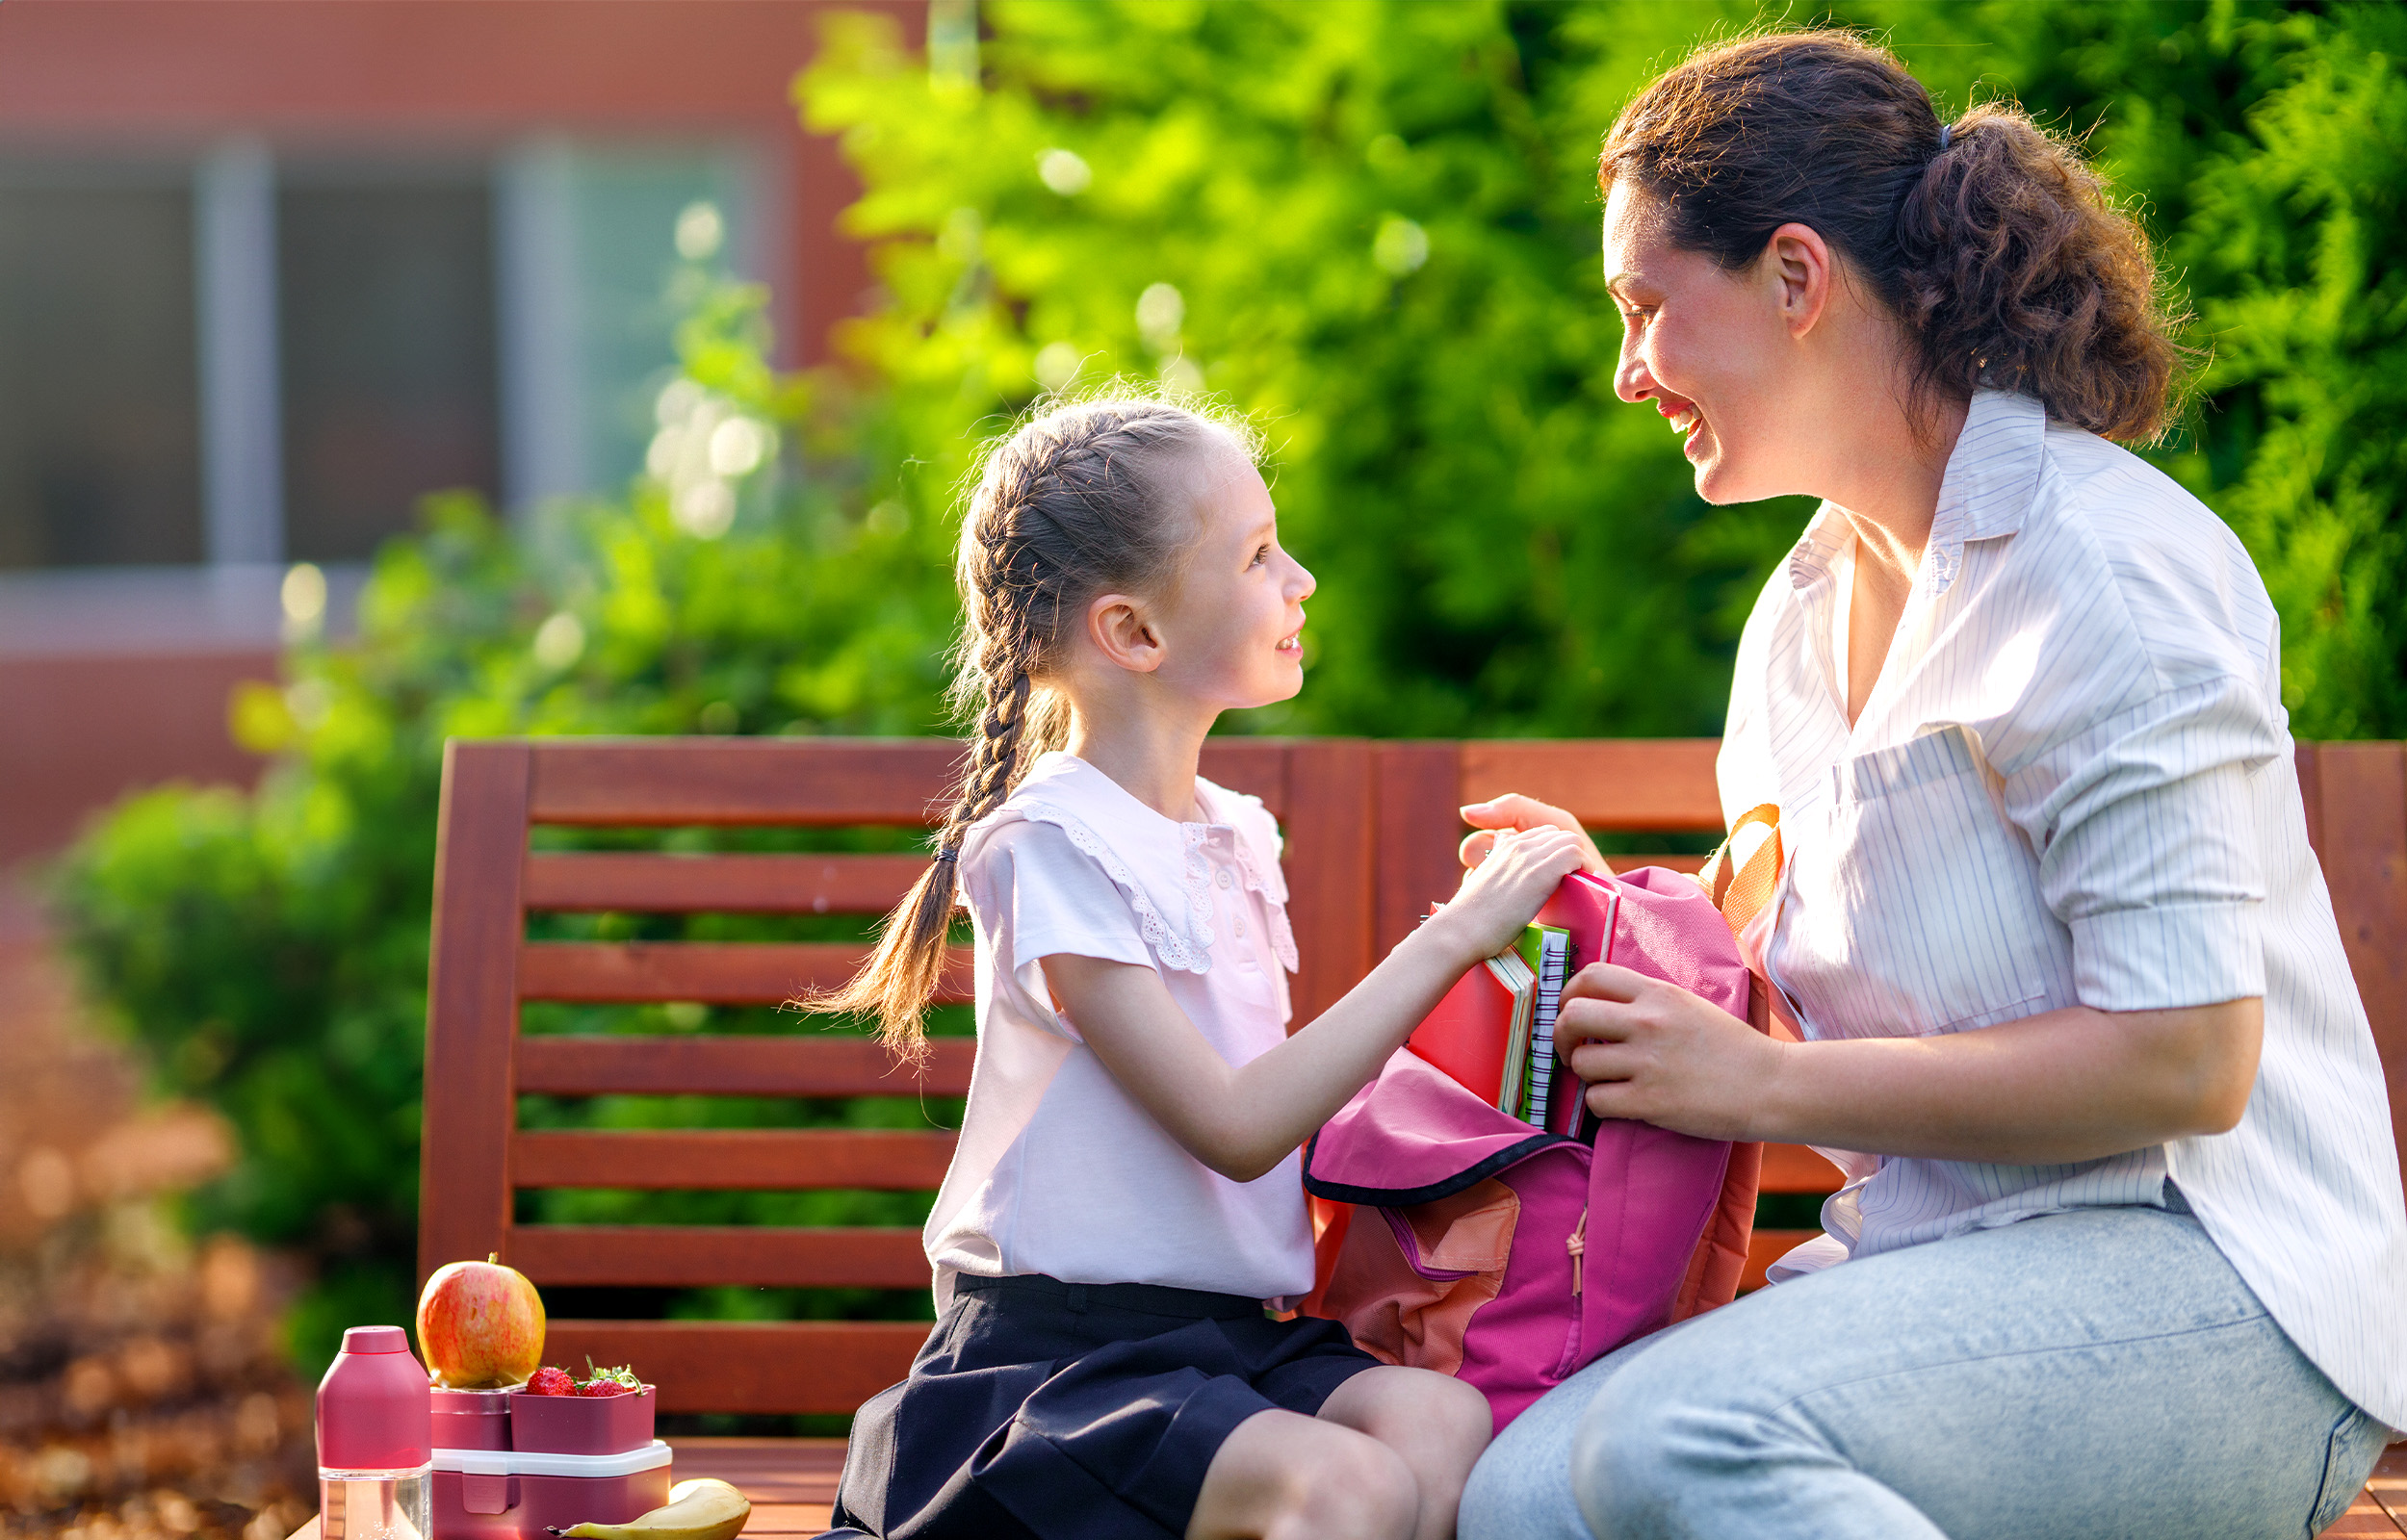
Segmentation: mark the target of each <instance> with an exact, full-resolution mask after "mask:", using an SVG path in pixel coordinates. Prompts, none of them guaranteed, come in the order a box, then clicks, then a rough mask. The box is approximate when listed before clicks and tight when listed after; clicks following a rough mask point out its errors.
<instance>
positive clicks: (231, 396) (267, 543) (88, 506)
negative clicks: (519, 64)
mask: <svg viewBox="0 0 2407 1540" xmlns="http://www.w3.org/2000/svg"><path fill="white" fill-rule="evenodd" d="M755 181H756V168H755V167H753V166H752V165H751V163H750V161H749V159H748V156H747V153H746V151H745V150H744V149H743V148H742V147H741V146H740V145H739V144H738V143H734V142H725V141H685V142H677V141H658V140H655V141H595V142H581V141H574V140H571V139H568V138H566V137H564V136H559V135H552V134H541V135H535V136H531V137H530V138H528V139H526V140H523V141H519V142H518V143H516V144H514V145H509V146H503V147H500V148H498V149H497V150H496V151H495V152H494V153H493V154H492V155H491V156H489V157H479V158H477V159H475V160H468V161H462V160H458V159H454V160H452V161H450V162H442V161H437V160H434V159H432V158H422V159H419V160H416V161H402V160H398V159H395V160H381V161H374V162H369V161H358V160H353V161H346V162H334V161H328V160H324V159H323V158H320V159H316V160H313V159H312V158H311V157H310V156H308V155H306V154H298V153H295V152H293V151H291V150H290V149H289V148H288V149H287V150H285V151H284V152H281V153H279V152H278V150H277V149H276V148H275V147H274V146H272V145H271V144H270V143H268V142H267V141H265V140H263V139H260V138H257V137H255V136H241V135H237V136H234V137H231V138H228V139H226V140H224V141H220V143H218V144H217V145H215V146H213V147H211V148H209V149H208V150H207V151H206V152H205V153H203V154H200V155H198V156H196V157H193V158H190V159H186V160H184V161H182V162H180V163H170V162H165V161H160V162H142V163H136V162H130V161H127V162H117V163H99V162H92V161H82V160H71V159H59V158H50V159H42V158H39V157H34V156H19V157H16V158H14V159H11V158H9V157H7V156H0V571H5V570H10V569H36V570H39V569H56V568H78V567H113V566H128V565H142V566H160V567H178V566H183V567H192V566H194V565H197V564H202V563H207V564H211V565H212V566H214V567H215V568H216V569H217V571H218V575H219V577H220V578H222V577H226V576H228V575H229V574H231V573H234V572H236V571H237V570H250V569H257V570H258V571H261V572H268V571H271V570H272V569H273V568H275V567H276V566H278V565H279V564H281V563H284V562H289V561H297V560H307V561H315V562H319V563H335V564H343V563H353V562H358V561H361V560H364V559H365V558H366V557H368V556H369V555H371V554H372V553H373V552H375V548H376V546H377V545H378V544H379V543H380V542H381V541H383V540H385V539H386V538H388V537H390V536H391V535H394V534H396V533H399V532H401V531H403V530H406V529H407V528H409V527H410V525H411V522H412V519H413V517H414V513H415V509H416V506H417V504H418V501H419V500H420V499H421V498H423V497H424V496H425V495H426V494H427V493H429V492H433V491H440V490H446V489H450V488H462V487H464V488H470V489H474V490H477V491H480V492H482V493H484V494H486V495H487V496H488V497H491V498H493V499H494V500H495V501H497V502H500V503H502V504H504V505H505V506H507V507H508V508H509V509H510V510H511V511H512V512H513V513H515V512H518V511H520V510H524V509H527V508H530V507H533V506H535V505H537V504H540V503H542V502H543V501H547V500H549V499H553V498H557V497H566V496H576V495H580V494H587V493H595V492H601V493H608V492H611V491H614V490H615V489H616V488H618V487H619V486H621V485H623V484H624V482H625V481H626V479H627V477H628V476H630V475H633V474H634V473H635V471H636V470H637V469H639V468H640V466H641V464H642V460H643V453H644V447H645V445H646V443H647V442H648V440H649V439H650V437H651V435H652V432H653V428H654V424H653V422H652V412H653V402H654V399H655V398H656V397H657V396H658V394H659V391H660V386H661V384H662V383H663V382H664V380H665V379H666V377H667V376H668V374H669V373H670V372H671V371H672V370H673V368H674V356H673V347H672V332H673V329H674V327H673V321H674V306H673V304H672V301H671V299H670V296H669V292H668V291H669V287H670V285H671V283H672V281H673V280H674V279H675V278H676V276H677V274H678V273H679V272H680V270H681V264H683V263H684V262H686V261H690V260H695V259H696V258H697V257H698V256H699V255H700V253H698V252H696V251H692V250H688V251H686V252H684V253H683V254H682V255H681V253H680V251H679V248H678V240H679V238H678V235H677V230H678V228H679V226H680V220H681V218H683V217H685V216H686V215H688V214H690V213H692V212H693V211H695V210H697V209H699V208H702V207H704V206H706V205H707V207H708V209H709V210H710V211H711V213H710V215H709V217H708V218H706V219H704V220H703V223H704V224H706V225H707V226H708V227H709V228H710V229H711V230H712V232H714V235H713V242H712V244H713V248H714V249H713V251H712V256H713V257H714V258H715V260H717V261H720V262H723V263H725V264H726V265H728V266H730V267H732V268H734V269H737V270H738V271H743V270H750V271H753V272H758V271H759V270H761V268H762V266H763V262H762V259H763V257H764V252H763V251H762V250H761V249H759V247H758V245H757V244H756V242H757V239H758V236H757V231H756V230H755V229H754V228H753V227H752V221H751V220H749V219H748V218H747V212H748V209H747V205H749V204H750V203H751V202H752V201H753V200H752V199H751V198H748V197H747V196H746V195H745V194H746V192H747V189H748V188H750V187H751V186H752V185H754V183H755ZM686 222H687V224H688V225H689V226H690V225H691V224H692V221H691V220H687V221H686ZM722 243H723V248H721V244H722ZM687 244H688V245H691V244H693V243H692V242H691V241H690V240H689V241H688V242H687ZM194 576H195V577H197V575H196V574H195V575H194ZM39 580H40V578H39V577H38V576H35V577H25V578H11V579H10V581H11V582H13V583H17V584H19V585H20V586H21V585H22V584H23V583H25V582H38V581H39ZM229 591H230V590H229ZM20 597H21V596H20ZM213 603H214V601H213Z"/></svg>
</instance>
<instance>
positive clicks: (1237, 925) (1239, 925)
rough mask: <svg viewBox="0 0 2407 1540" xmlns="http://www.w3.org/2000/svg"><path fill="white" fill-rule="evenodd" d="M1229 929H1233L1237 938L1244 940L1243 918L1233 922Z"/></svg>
mask: <svg viewBox="0 0 2407 1540" xmlns="http://www.w3.org/2000/svg"><path fill="white" fill-rule="evenodd" d="M1230 929H1232V930H1234V931H1235V932H1236V933H1237V939H1238V940H1240V941H1242V940H1244V939H1245V921H1243V920H1237V921H1235V922H1233V924H1232V925H1231V926H1230Z"/></svg>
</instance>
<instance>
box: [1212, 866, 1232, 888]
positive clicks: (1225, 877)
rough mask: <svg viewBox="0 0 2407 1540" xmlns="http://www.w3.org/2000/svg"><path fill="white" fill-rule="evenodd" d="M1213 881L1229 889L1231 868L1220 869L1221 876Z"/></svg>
mask: <svg viewBox="0 0 2407 1540" xmlns="http://www.w3.org/2000/svg"><path fill="white" fill-rule="evenodd" d="M1213 881H1215V882H1217V883H1219V884H1220V886H1223V887H1227V886H1229V868H1228V867H1226V866H1223V867H1222V868H1221V869H1220V875H1219V876H1218V877H1216V878H1214V879H1213Z"/></svg>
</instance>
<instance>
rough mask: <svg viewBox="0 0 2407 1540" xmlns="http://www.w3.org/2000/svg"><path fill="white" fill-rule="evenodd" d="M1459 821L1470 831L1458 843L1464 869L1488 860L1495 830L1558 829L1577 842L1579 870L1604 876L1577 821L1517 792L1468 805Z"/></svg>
mask: <svg viewBox="0 0 2407 1540" xmlns="http://www.w3.org/2000/svg"><path fill="white" fill-rule="evenodd" d="M1462 821H1463V822H1464V823H1466V824H1469V825H1470V826H1471V828H1472V830H1473V831H1474V833H1473V834H1470V835H1469V836H1468V837H1466V838H1465V839H1464V840H1463V841H1462V864H1463V865H1465V866H1476V865H1478V864H1479V863H1480V862H1481V861H1483V860H1487V859H1488V851H1489V850H1491V849H1493V848H1494V846H1495V843H1496V834H1495V833H1494V832H1495V831H1497V830H1500V829H1515V830H1530V829H1561V830H1564V831H1565V832H1566V833H1568V834H1573V835H1575V836H1577V838H1578V839H1579V842H1580V869H1581V870H1583V871H1586V872H1588V873H1590V874H1591V875H1592V876H1596V877H1602V876H1604V875H1605V874H1606V870H1607V868H1606V866H1605V858H1604V857H1603V856H1602V855H1600V854H1598V852H1597V850H1596V841H1594V840H1592V839H1591V838H1589V837H1588V831H1587V830H1585V829H1582V828H1581V827H1580V821H1579V820H1578V819H1577V818H1574V817H1572V816H1571V815H1570V814H1569V813H1567V812H1565V811H1564V810H1563V809H1561V808H1556V807H1552V806H1550V805H1548V804H1546V803H1542V802H1540V801H1538V800H1537V799H1535V798H1532V797H1524V796H1522V795H1521V794H1520V793H1519V792H1517V791H1514V792H1508V793H1506V794H1505V795H1504V796H1501V797H1495V798H1491V799H1489V800H1488V801H1487V802H1475V803H1472V804H1471V805H1470V806H1469V807H1467V808H1465V809H1462ZM1524 923H1526V922H1524Z"/></svg>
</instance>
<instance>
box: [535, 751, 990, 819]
mask: <svg viewBox="0 0 2407 1540" xmlns="http://www.w3.org/2000/svg"><path fill="white" fill-rule="evenodd" d="M529 747H530V750H531V755H532V764H531V775H530V779H529V783H528V786H529V806H528V819H529V821H530V822H531V823H538V824H590V825H617V826H641V827H662V828H665V827H673V826H676V825H680V824H720V825H732V824H793V825H799V826H801V827H805V828H822V829H823V828H828V827H831V826H837V825H843V824H900V825H903V826H905V827H922V826H925V825H926V824H927V823H928V822H929V821H930V818H931V810H932V809H933V811H934V812H936V813H941V812H942V811H943V809H942V808H941V807H938V806H935V805H936V804H937V803H938V802H939V800H940V799H941V798H943V797H944V796H945V793H946V791H947V790H948V789H950V784H951V780H952V775H953V771H954V769H955V767H956V766H957V765H959V763H960V762H961V754H962V748H961V745H960V744H958V743H955V742H953V741H951V740H949V739H945V738H926V739H919V740H913V739H895V738H851V739H847V738H814V739H811V740H810V741H809V742H807V743H797V742H795V741H794V740H792V739H790V738H789V739H778V738H722V739H712V738H576V739H565V738H539V739H536V740H535V741H534V742H532V743H531V745H529Z"/></svg>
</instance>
